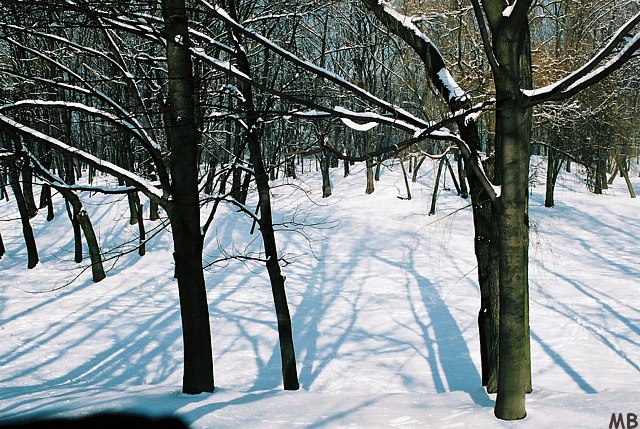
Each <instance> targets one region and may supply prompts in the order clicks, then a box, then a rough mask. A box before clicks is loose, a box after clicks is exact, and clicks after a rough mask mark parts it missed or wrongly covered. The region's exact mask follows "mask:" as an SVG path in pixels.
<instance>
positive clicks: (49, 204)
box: [40, 183, 55, 222]
mask: <svg viewBox="0 0 640 429" xmlns="http://www.w3.org/2000/svg"><path fill="white" fill-rule="evenodd" d="M45 207H46V208H47V222H51V221H52V220H53V218H54V217H55V212H54V210H53V200H52V198H51V185H48V184H46V183H45V184H43V185H42V190H41V191H40V208H41V209H43V208H45Z"/></svg>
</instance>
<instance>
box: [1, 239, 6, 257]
mask: <svg viewBox="0 0 640 429" xmlns="http://www.w3.org/2000/svg"><path fill="white" fill-rule="evenodd" d="M5 251H6V250H5V248H4V241H2V233H0V259H2V257H3V256H4V254H5Z"/></svg>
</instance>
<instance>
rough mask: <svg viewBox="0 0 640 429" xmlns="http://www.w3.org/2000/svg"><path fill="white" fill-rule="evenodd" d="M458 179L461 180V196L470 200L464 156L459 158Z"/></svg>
mask: <svg viewBox="0 0 640 429" xmlns="http://www.w3.org/2000/svg"><path fill="white" fill-rule="evenodd" d="M456 164H457V166H458V177H459V178H460V196H461V197H462V198H464V199H467V198H469V189H468V188H467V181H466V179H465V174H464V159H463V158H462V155H460V154H458V156H457V163H456Z"/></svg>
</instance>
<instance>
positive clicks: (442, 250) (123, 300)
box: [0, 160, 640, 429]
mask: <svg viewBox="0 0 640 429" xmlns="http://www.w3.org/2000/svg"><path fill="white" fill-rule="evenodd" d="M436 168H437V164H436V161H430V160H427V161H425V163H424V164H423V166H422V169H421V170H420V173H421V174H420V175H419V178H418V182H417V183H412V184H411V188H412V194H413V196H414V198H413V199H412V200H410V201H406V200H399V199H398V198H397V196H398V195H404V192H405V190H404V181H403V179H402V174H401V170H400V168H399V165H397V164H396V165H387V166H386V167H385V168H383V173H382V177H381V180H380V181H379V182H376V191H375V192H374V193H373V194H371V195H365V193H364V188H365V174H364V171H363V169H362V168H357V167H356V168H353V169H352V174H351V176H349V177H347V178H343V177H342V174H341V173H342V171H341V169H336V170H332V176H333V177H332V183H333V185H334V189H333V195H332V196H331V197H330V198H327V199H322V198H321V183H322V182H321V177H320V175H319V174H318V173H313V174H310V175H309V174H308V175H304V176H301V177H300V178H299V180H297V181H295V182H292V183H295V184H296V185H297V186H295V187H294V186H287V184H286V183H285V182H282V181H279V182H275V183H273V188H272V195H273V202H274V206H275V207H274V219H275V222H276V223H279V224H281V225H280V226H278V227H277V228H278V229H279V231H278V232H277V234H278V236H277V238H278V241H279V247H280V251H281V253H282V255H284V256H285V257H286V258H287V260H288V261H289V262H291V263H290V264H289V265H287V266H286V267H284V268H283V270H284V274H285V275H286V276H287V281H286V285H287V288H288V298H289V304H290V309H291V314H292V318H293V330H294V336H295V343H296V344H295V345H296V355H297V360H298V362H297V363H298V373H299V377H300V382H301V389H300V390H299V391H295V392H284V391H282V390H281V380H280V360H279V351H278V348H277V332H276V321H275V315H274V312H273V303H272V301H271V297H270V287H269V282H268V276H267V273H266V271H265V269H264V268H263V267H262V265H260V264H257V265H247V266H245V265H244V264H243V263H241V262H233V261H232V262H228V263H227V264H226V265H225V266H216V267H213V268H212V269H211V270H209V271H207V273H206V280H207V288H208V294H209V308H210V316H211V328H212V335H213V340H212V345H213V351H214V355H215V356H214V358H215V374H216V386H217V387H216V392H215V393H213V394H211V395H209V394H202V395H196V396H187V395H182V394H180V393H179V391H180V386H181V379H182V345H181V344H182V343H181V334H180V316H179V307H178V304H177V303H178V294H177V286H176V283H175V281H174V280H173V264H172V255H171V253H172V247H173V246H172V244H171V238H170V233H169V231H168V230H165V231H160V230H158V231H159V232H158V231H156V232H158V233H157V235H156V236H155V238H153V239H152V240H150V241H149V242H148V243H147V254H146V256H144V257H139V256H137V254H136V253H135V252H132V253H129V254H127V255H124V256H122V257H121V258H119V259H111V260H110V261H109V262H108V263H107V264H106V268H110V271H109V272H108V277H107V278H106V279H105V280H104V281H102V282H100V283H97V284H93V283H91V279H90V277H91V276H90V273H89V272H85V273H83V274H81V275H80V276H79V278H78V279H77V280H76V281H75V282H74V283H72V284H70V285H69V286H66V287H64V288H62V289H60V290H58V291H57V292H46V291H48V290H52V289H54V288H56V287H61V286H64V284H65V283H66V282H68V281H69V280H70V279H71V278H72V277H73V276H75V275H77V274H79V268H78V265H76V264H75V263H74V262H73V235H72V232H71V231H70V229H71V228H70V227H69V221H68V219H67V217H66V213H65V208H64V204H63V203H62V201H61V198H60V197H59V196H57V195H54V199H55V200H54V201H55V209H56V218H55V219H54V220H53V221H52V222H49V223H48V222H46V221H45V219H44V218H45V216H46V214H45V213H44V212H41V213H40V214H38V215H37V216H36V217H35V218H33V219H32V220H31V222H32V224H33V227H34V229H35V232H36V240H37V242H38V246H39V250H40V256H41V263H40V264H39V265H38V266H37V267H36V268H35V269H33V270H27V269H26V251H25V248H24V245H23V240H22V238H21V229H20V222H19V219H18V216H17V209H16V208H15V205H14V202H13V199H12V200H11V201H10V202H9V203H7V202H5V201H4V200H1V201H0V232H1V233H2V238H3V240H4V244H5V246H6V248H7V254H5V256H4V257H2V259H0V270H2V276H1V280H2V281H0V297H1V298H0V320H1V322H0V421H7V420H12V419H16V418H25V417H29V416H36V415H70V416H74V415H85V414H87V413H90V412H95V411H98V410H120V411H122V410H126V411H137V412H142V413H147V414H151V415H164V414H173V415H178V416H180V417H182V418H183V419H184V420H185V421H187V422H188V423H189V424H190V425H191V426H192V427H193V428H196V429H201V428H239V427H246V428H285V427H286V428H291V427H315V428H320V427H322V428H344V427H361V428H387V427H406V428H448V427H465V428H488V427H499V428H500V427H501V428H536V429H537V428H560V427H567V428H568V427H571V428H606V427H609V426H608V425H609V422H610V418H611V413H614V412H615V413H625V414H626V413H638V411H639V410H638V404H639V403H640V328H639V325H640V323H639V322H640V309H639V308H638V305H637V302H638V301H637V297H638V292H639V291H638V289H639V287H640V281H639V280H638V279H639V278H640V265H638V261H639V260H640V249H639V248H638V245H637V242H638V240H637V237H638V233H639V232H638V231H640V217H638V208H639V205H638V201H637V200H632V199H630V198H629V196H628V194H627V193H626V187H625V184H624V181H623V180H621V179H617V180H616V181H615V182H614V184H613V186H612V187H611V189H609V190H607V191H605V195H602V196H596V195H593V194H590V193H589V192H588V191H587V190H586V188H585V185H584V183H583V179H584V177H583V176H582V175H579V174H576V173H571V174H570V173H565V172H563V173H562V174H561V177H560V179H559V183H558V186H557V193H556V207H555V208H551V209H547V208H544V207H543V198H544V187H543V186H542V185H540V184H539V181H540V180H543V178H544V164H540V165H537V163H536V162H534V165H533V168H532V186H531V207H530V211H529V217H530V221H531V225H532V228H531V242H530V270H529V273H530V285H531V290H530V296H531V308H530V313H531V334H532V338H531V347H532V357H533V359H532V360H533V383H534V392H533V393H532V394H530V395H529V396H528V397H527V411H528V416H527V418H526V419H525V420H523V421H520V422H511V423H507V422H501V421H498V420H496V419H495V417H494V416H493V409H492V407H493V404H494V401H495V395H487V394H486V393H485V392H484V390H483V389H482V388H481V387H480V366H479V365H480V357H479V351H478V334H477V322H476V320H477V311H478V305H479V293H478V288H477V280H476V277H477V273H476V269H475V268H476V262H475V258H474V256H473V227H472V216H471V211H470V208H469V207H468V203H469V202H468V201H466V200H463V199H461V198H459V197H458V196H456V195H455V192H454V191H452V190H449V191H441V192H440V198H439V200H438V208H437V213H436V215H434V216H427V213H428V211H429V206H430V198H431V194H432V190H433V189H432V187H433V172H434V170H435V169H436ZM634 168H636V166H635V164H634ZM574 169H575V166H574ZM632 176H633V177H632V181H633V184H634V186H635V187H636V190H638V189H640V179H638V177H637V176H638V174H637V171H635V172H634V173H633V174H632ZM99 180H100V177H98V183H96V186H101V185H105V184H101V183H100V182H99ZM446 186H450V180H449V179H448V178H447V180H446ZM304 191H307V192H306V193H305V192H304ZM36 197H37V196H36ZM80 198H81V199H82V201H83V204H84V206H85V207H86V209H87V211H88V212H89V214H90V216H91V219H92V221H93V222H94V227H95V228H96V233H97V234H98V236H99V240H100V242H101V245H102V249H103V251H106V252H107V256H108V257H111V258H113V257H114V256H115V255H116V252H118V251H120V250H123V251H124V250H130V249H131V246H132V245H133V244H135V243H136V241H137V236H136V234H137V226H130V225H128V207H127V201H126V197H125V196H114V195H108V196H105V195H89V193H81V194H80ZM106 202H113V204H105V203H106ZM143 203H145V204H147V205H148V201H147V200H144V201H143ZM255 203H256V197H255V195H251V197H250V198H249V201H247V207H248V208H252V207H255ZM209 209H210V207H203V219H206V216H207V214H208V211H209ZM236 210H237V209H236V208H234V207H232V206H231V205H221V206H220V208H219V209H218V215H217V217H216V220H215V221H214V222H213V224H212V225H211V228H210V229H209V231H208V234H207V236H206V238H205V241H206V243H205V245H206V247H205V255H206V256H205V261H204V262H205V263H207V262H209V261H212V260H215V259H217V258H218V257H219V256H220V254H221V253H220V252H221V251H222V250H225V251H227V252H228V253H234V252H237V251H245V252H247V253H250V254H252V255H253V256H257V255H259V252H260V251H261V246H260V245H259V241H260V240H259V239H257V237H256V235H253V236H251V235H249V233H248V232H249V230H250V228H251V224H252V219H250V218H249V217H246V216H243V215H242V214H239V213H236ZM291 221H297V222H301V221H304V222H306V223H308V224H314V223H316V224H318V225H317V226H316V227H307V228H304V229H300V228H301V227H299V226H296V224H295V223H287V225H284V223H285V222H291ZM146 223H147V228H148V229H149V230H151V229H152V228H153V227H159V224H157V223H155V222H150V221H146ZM305 236H307V237H308V238H309V240H310V241H307V240H306V239H305V238H304V237H305ZM130 243H131V244H130ZM313 255H315V256H316V257H317V258H314V257H313ZM245 263H246V264H249V262H247V261H245ZM114 264H115V265H114Z"/></svg>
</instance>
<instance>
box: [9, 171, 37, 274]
mask: <svg viewBox="0 0 640 429" xmlns="http://www.w3.org/2000/svg"><path fill="white" fill-rule="evenodd" d="M9 179H10V181H11V189H12V190H13V197H14V198H15V200H16V205H17V206H18V212H19V213H20V220H21V221H22V233H23V235H24V242H25V244H26V246H27V260H28V261H27V268H29V269H31V268H34V267H35V266H36V265H38V262H39V261H40V258H39V256H38V247H37V246H36V239H35V236H34V234H33V229H32V228H31V223H30V222H29V213H28V210H27V204H26V202H25V200H24V196H23V195H22V188H21V187H20V173H18V170H17V169H15V168H12V167H9Z"/></svg>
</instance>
